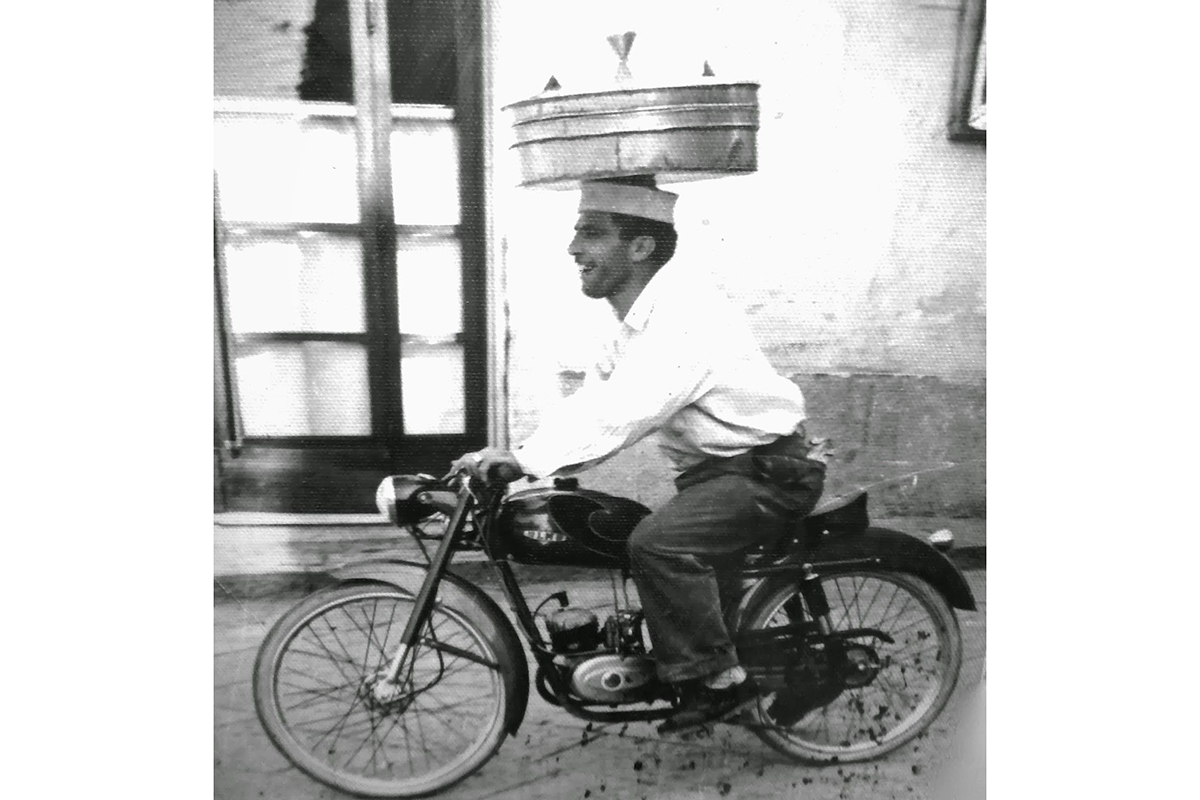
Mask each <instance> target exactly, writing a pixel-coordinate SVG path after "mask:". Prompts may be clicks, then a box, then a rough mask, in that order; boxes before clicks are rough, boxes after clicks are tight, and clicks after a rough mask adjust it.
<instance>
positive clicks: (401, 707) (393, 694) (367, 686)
mask: <svg viewBox="0 0 1200 800" xmlns="http://www.w3.org/2000/svg"><path fill="white" fill-rule="evenodd" d="M358 696H359V697H360V698H362V701H363V704H364V705H365V706H366V707H367V708H369V709H370V710H372V711H384V712H395V713H403V712H404V711H405V709H407V708H408V706H409V704H411V703H412V700H413V697H415V696H416V693H415V692H413V690H412V681H406V682H405V683H403V684H398V683H391V682H389V681H388V680H387V678H386V677H385V676H384V675H382V674H375V675H369V676H367V677H366V678H365V679H364V680H363V682H362V684H361V685H360V686H359V687H358Z"/></svg>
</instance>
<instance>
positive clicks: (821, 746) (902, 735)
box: [744, 571, 963, 764]
mask: <svg viewBox="0 0 1200 800" xmlns="http://www.w3.org/2000/svg"><path fill="white" fill-rule="evenodd" d="M821 586H822V588H823V589H824V590H825V596H826V599H827V600H828V601H829V608H830V622H831V624H832V626H833V630H834V631H839V630H841V631H845V630H848V629H851V628H871V629H875V630H878V631H881V632H883V633H885V634H887V635H888V636H889V637H891V639H892V640H893V641H892V643H890V644H889V643H886V642H884V641H881V640H879V639H873V638H856V639H853V640H850V641H851V642H852V643H854V646H855V652H854V653H853V654H852V655H854V656H855V657H856V659H857V660H858V661H859V662H860V663H861V664H862V665H863V672H862V673H860V674H861V675H862V678H861V680H860V681H854V682H855V683H860V682H861V683H862V685H859V686H854V687H847V688H844V689H842V691H841V692H840V693H839V694H837V695H836V697H834V698H833V699H832V700H831V701H829V702H828V703H825V704H823V705H819V706H818V707H815V708H811V709H807V707H804V706H802V707H801V709H800V711H795V710H793V713H792V715H790V716H788V715H787V714H786V713H785V712H786V709H787V706H788V703H787V701H786V699H785V698H783V697H781V695H780V694H779V693H772V694H767V695H764V696H763V697H761V698H759V700H758V703H757V705H756V707H755V708H754V709H753V710H752V713H753V715H754V717H755V719H754V723H755V724H754V731H755V733H757V734H758V736H759V738H761V739H762V740H763V741H765V742H766V743H767V744H768V745H770V746H771V747H773V748H774V749H776V750H778V751H779V752H781V753H783V754H784V755H787V756H789V757H791V758H793V759H796V760H797V761H802V762H806V763H825V764H828V763H848V762H856V761H868V760H871V759H874V758H878V757H880V756H882V755H884V754H886V753H890V752H892V751H893V750H895V749H896V748H898V747H900V746H902V745H904V744H905V743H907V742H909V741H911V740H912V739H913V738H914V737H916V736H917V735H919V734H920V733H921V732H922V731H924V730H925V729H926V728H928V727H929V724H930V723H931V722H933V720H934V719H935V718H936V717H937V715H938V714H940V713H941V711H942V709H943V708H944V707H945V706H946V703H947V701H948V700H949V699H950V695H951V693H952V692H953V691H954V686H955V684H956V683H957V681H958V675H959V671H960V669H961V668H962V659H963V646H962V635H961V633H960V630H959V626H958V619H957V618H956V617H955V616H954V611H953V610H952V609H951V608H950V606H949V604H947V602H946V601H945V599H944V598H943V597H942V596H941V594H939V593H938V592H937V590H935V589H934V588H933V587H932V586H930V585H929V584H928V583H927V582H926V581H924V580H922V579H920V578H917V577H915V576H913V575H907V574H903V573H892V572H874V571H863V572H845V573H838V574H829V575H822V576H821ZM802 604H803V599H802V598H801V596H800V594H799V593H798V592H797V590H796V587H795V586H794V585H789V584H780V586H779V587H778V588H776V589H775V590H774V591H773V592H771V593H769V594H768V595H767V597H766V598H765V599H764V600H763V602H761V603H759V604H757V605H756V608H754V609H752V610H751V611H750V614H749V616H748V618H747V619H746V624H745V626H744V627H745V628H746V629H767V628H771V627H778V626H782V625H788V624H790V623H795V622H797V621H798V620H796V619H795V618H794V617H795V615H796V611H797V609H799V608H800V607H801V605H802ZM803 614H804V616H806V617H807V616H808V609H807V608H804V610H803ZM800 692H801V696H802V694H803V687H801V688H800ZM781 709H783V711H781ZM806 709H807V710H806ZM797 715H799V716H797ZM777 717H779V718H777Z"/></svg>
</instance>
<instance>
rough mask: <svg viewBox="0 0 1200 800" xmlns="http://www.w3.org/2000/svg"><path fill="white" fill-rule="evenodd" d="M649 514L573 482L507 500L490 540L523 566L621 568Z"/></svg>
mask: <svg viewBox="0 0 1200 800" xmlns="http://www.w3.org/2000/svg"><path fill="white" fill-rule="evenodd" d="M649 513H650V509H648V508H646V507H645V506H644V505H642V504H641V503H638V502H636V501H634V500H629V499H628V498H624V497H615V496H613V495H610V494H605V493H604V492H597V491H594V490H591V489H580V488H578V484H576V483H574V482H573V481H561V482H559V483H558V484H557V485H556V486H555V487H554V488H542V489H529V490H527V491H523V492H517V493H515V494H513V495H511V496H509V497H508V498H507V499H506V500H505V501H504V506H503V508H502V509H501V511H500V515H499V517H498V518H497V520H496V530H495V532H494V534H493V536H492V549H493V553H494V554H495V556H496V557H498V558H505V557H511V558H512V559H513V560H514V561H517V562H518V563H521V564H556V565H563V566H578V567H602V568H620V567H624V566H626V565H628V563H629V557H628V554H627V552H626V549H625V544H626V542H627V541H628V540H629V535H630V534H631V533H633V529H634V528H635V527H636V526H637V524H638V523H639V522H641V521H642V518H643V517H645V516H646V515H648V514H649Z"/></svg>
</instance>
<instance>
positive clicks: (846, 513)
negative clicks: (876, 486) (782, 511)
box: [750, 492, 871, 556]
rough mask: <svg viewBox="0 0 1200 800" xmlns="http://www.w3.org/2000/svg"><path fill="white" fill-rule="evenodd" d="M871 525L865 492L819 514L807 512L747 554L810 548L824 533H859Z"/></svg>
mask: <svg viewBox="0 0 1200 800" xmlns="http://www.w3.org/2000/svg"><path fill="white" fill-rule="evenodd" d="M870 524H871V518H870V516H869V515H868V514H867V493H866V492H862V493H860V494H856V495H854V496H852V497H850V498H849V499H846V500H839V501H838V502H836V503H835V504H834V505H832V506H830V507H828V508H826V509H825V510H823V511H822V512H821V513H819V514H810V515H809V516H807V517H804V518H803V519H800V520H797V521H795V522H793V523H791V524H790V525H789V526H788V527H787V529H786V530H785V531H784V533H783V536H781V537H779V539H777V540H776V541H775V542H773V543H769V544H764V545H760V546H758V547H757V548H754V549H753V550H751V551H750V555H752V556H755V555H760V556H761V555H771V556H782V555H785V554H787V553H790V552H793V551H795V550H800V551H802V552H807V551H811V550H812V549H813V548H814V547H817V546H819V545H820V540H821V538H822V537H825V536H846V535H851V534H855V533H861V532H862V531H864V530H866V529H867V527H868V526H869V525H870Z"/></svg>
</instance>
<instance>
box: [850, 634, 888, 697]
mask: <svg viewBox="0 0 1200 800" xmlns="http://www.w3.org/2000/svg"><path fill="white" fill-rule="evenodd" d="M845 655H846V665H845V668H844V670H843V672H842V681H843V683H845V684H846V688H847V689H857V688H859V687H860V686H866V685H867V684H868V683H870V682H871V681H873V680H875V676H876V675H878V674H879V670H881V669H882V668H883V664H882V663H881V662H880V661H879V656H878V655H877V654H876V653H875V648H873V647H868V646H866V645H862V644H851V645H846V653H845Z"/></svg>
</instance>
